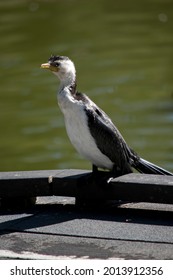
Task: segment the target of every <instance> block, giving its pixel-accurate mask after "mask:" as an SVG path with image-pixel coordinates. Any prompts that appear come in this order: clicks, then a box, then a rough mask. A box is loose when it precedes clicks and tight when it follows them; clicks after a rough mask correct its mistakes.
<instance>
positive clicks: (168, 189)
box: [0, 170, 173, 259]
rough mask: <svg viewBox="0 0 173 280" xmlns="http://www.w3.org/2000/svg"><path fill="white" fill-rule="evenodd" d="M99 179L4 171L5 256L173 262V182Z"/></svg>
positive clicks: (84, 174)
mask: <svg viewBox="0 0 173 280" xmlns="http://www.w3.org/2000/svg"><path fill="white" fill-rule="evenodd" d="M99 175H100V176H99V177H98V178H95V179H94V180H93V178H92V177H91V174H90V172H89V171H82V170H81V171H79V170H58V171H57V170H53V171H52V170H50V171H29V172H7V173H6V172H3V173H0V197H1V198H3V199H2V200H5V202H6V204H5V205H4V206H5V207H1V209H0V235H1V236H0V258H1V259H13V258H14V259H15V258H19V259H27V258H30V259H41V258H44V259H46V258H59V259H61V258H70V259H73V258H99V259H110V258H113V259H119V258H120V259H173V205H172V188H173V179H172V177H169V176H164V177H163V176H153V175H140V174H139V175H138V174H130V175H126V176H122V177H119V178H116V179H114V180H113V181H111V183H110V184H107V183H106V181H107V179H108V177H109V176H108V177H107V176H105V174H104V173H99ZM106 175H108V174H106ZM56 195H57V196H56ZM33 196H38V198H37V202H36V204H35V205H32V207H31V205H30V206H29V207H27V206H28V205H23V206H25V207H21V205H20V203H19V202H20V201H23V199H24V197H25V198H32V197H33ZM75 198H77V202H79V203H75ZM88 198H89V203H87V202H88ZM103 198H104V199H103ZM107 199H108V201H107ZM110 199H111V200H110ZM13 201H17V206H18V207H16V205H15V207H13V205H12V202H13ZM127 201H128V202H127ZM142 201H144V202H142ZM156 201H157V202H163V203H155V202H156ZM80 202H81V203H80ZM83 202H84V203H83ZM85 202H86V203H85ZM90 202H92V203H90ZM151 202H152V203H151ZM168 203H169V204H168Z"/></svg>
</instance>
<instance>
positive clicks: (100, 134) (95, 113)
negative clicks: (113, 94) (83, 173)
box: [41, 56, 173, 176]
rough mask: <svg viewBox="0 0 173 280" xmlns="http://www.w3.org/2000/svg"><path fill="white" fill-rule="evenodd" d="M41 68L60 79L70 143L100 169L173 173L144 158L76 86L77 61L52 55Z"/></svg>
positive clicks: (61, 100) (62, 103)
mask: <svg viewBox="0 0 173 280" xmlns="http://www.w3.org/2000/svg"><path fill="white" fill-rule="evenodd" d="M41 68H44V69H49V70H51V71H52V72H53V73H54V74H55V75H56V76H57V77H58V78H59V80H60V87H59V91H58V95H57V99H58V104H59V107H60V109H61V111H62V113H63V115H64V120H65V126H66V130H67V134H68V136H69V138H70V141H71V143H72V144H73V146H74V147H75V149H76V150H77V151H78V153H79V154H81V155H82V156H83V157H84V158H86V159H87V160H89V161H90V162H91V163H92V166H93V171H97V168H103V169H108V170H110V171H111V172H112V173H113V174H114V176H120V175H124V174H127V173H132V172H133V169H132V168H135V169H136V170H138V171H139V172H141V173H146V174H162V175H173V174H172V173H170V172H169V171H167V170H164V169H163V168H161V167H159V166H156V165H155V164H153V163H150V162H148V161H146V160H144V159H142V158H141V157H140V156H139V155H137V154H136V153H135V152H134V151H133V150H132V149H131V148H130V147H129V146H128V145H127V144H126V142H125V140H124V138H123V137H122V135H121V133H120V132H119V130H118V129H117V128H116V126H115V125H114V124H113V123H112V121H111V119H110V118H109V117H108V116H107V114H106V113H105V112H104V111H103V110H101V109H100V108H99V107H98V106H97V105H96V104H95V103H94V102H93V101H92V100H91V99H90V98H89V97H88V96H86V95H85V94H83V93H80V92H78V91H77V89H76V70H75V66H74V63H73V62H72V61H71V60H70V59H69V58H68V57H66V56H51V57H50V58H49V60H48V62H47V63H44V64H42V65H41Z"/></svg>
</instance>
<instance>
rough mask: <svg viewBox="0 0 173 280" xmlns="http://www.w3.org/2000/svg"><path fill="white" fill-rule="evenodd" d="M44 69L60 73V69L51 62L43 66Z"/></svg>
mask: <svg viewBox="0 0 173 280" xmlns="http://www.w3.org/2000/svg"><path fill="white" fill-rule="evenodd" d="M41 68H42V69H48V70H50V71H52V72H58V70H59V69H58V67H56V66H54V65H51V64H50V63H49V62H47V63H43V64H41Z"/></svg>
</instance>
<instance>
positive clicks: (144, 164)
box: [135, 158, 173, 176]
mask: <svg viewBox="0 0 173 280" xmlns="http://www.w3.org/2000/svg"><path fill="white" fill-rule="evenodd" d="M135 169H137V170H138V171H139V172H140V173H145V174H158V175H170V176H173V173H171V172H169V171H167V170H165V169H163V168H161V167H159V166H157V165H155V164H153V163H151V162H149V161H147V160H145V159H143V158H140V159H139V160H138V162H137V163H136V164H135Z"/></svg>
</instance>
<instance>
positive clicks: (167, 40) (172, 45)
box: [0, 0, 173, 171]
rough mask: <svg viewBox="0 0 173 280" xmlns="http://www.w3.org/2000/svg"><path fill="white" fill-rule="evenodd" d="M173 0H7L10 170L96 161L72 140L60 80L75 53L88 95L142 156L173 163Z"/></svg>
mask: <svg viewBox="0 0 173 280" xmlns="http://www.w3.org/2000/svg"><path fill="white" fill-rule="evenodd" d="M172 30H173V2H172V1H171V0H170V1H169V0H150V1H146V0H141V1H137V0H132V1H125V0H124V1H113V0H107V1H106V0H95V1H88V0H83V1H81V0H69V1H67V0H63V1H62V0H59V1H55V0H54V1H53V0H51V1H48V0H47V1H46V0H44V1H41V0H40V1H26V0H8V1H5V0H4V1H2V0H1V1H0V38H1V40H0V67H1V71H0V84H1V90H0V97H1V102H0V131H1V135H0V147H1V151H0V153H1V163H0V170H1V171H10V170H34V169H56V168H57V169H59V168H90V163H88V162H87V161H86V160H84V159H82V158H81V157H80V156H79V155H78V154H77V153H76V152H75V151H74V149H73V147H72V146H71V144H70V142H69V140H68V138H67V135H66V132H65V128H64V123H63V117H62V115H61V112H60V110H59V108H58V106H57V103H56V91H57V87H58V80H56V77H54V76H53V75H52V74H51V73H50V72H48V71H43V70H42V69H40V64H41V63H44V62H46V61H47V59H48V58H49V56H50V55H51V54H52V53H53V54H61V55H66V56H69V57H70V58H72V60H73V61H74V62H75V65H76V68H77V76H78V78H77V80H78V89H79V90H80V91H82V92H85V93H87V94H88V95H89V96H90V97H91V98H92V99H93V100H94V101H95V102H96V103H97V104H98V105H99V106H100V107H101V108H102V109H104V110H105V111H106V112H107V114H108V115H110V116H111V118H112V120H113V122H114V123H115V124H116V125H117V127H118V128H119V129H120V131H121V132H122V134H123V136H124V138H125V139H126V141H127V143H128V144H129V145H130V146H131V147H132V148H133V149H134V150H135V151H136V152H138V153H139V154H140V155H141V156H142V157H144V158H146V159H148V160H150V161H152V162H154V163H156V164H159V165H161V166H163V167H164V168H167V169H169V170H172V171H173V32H172Z"/></svg>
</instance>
